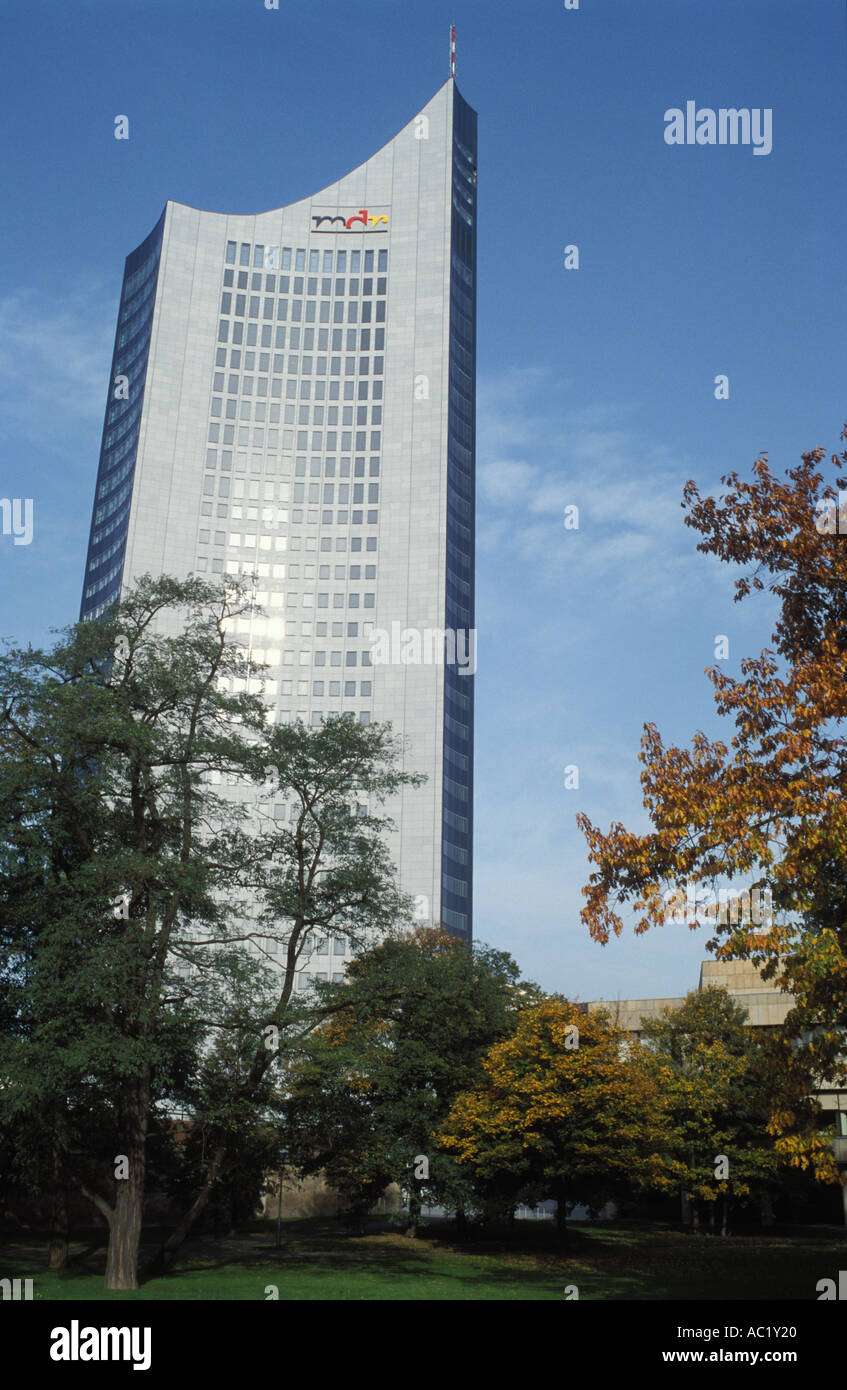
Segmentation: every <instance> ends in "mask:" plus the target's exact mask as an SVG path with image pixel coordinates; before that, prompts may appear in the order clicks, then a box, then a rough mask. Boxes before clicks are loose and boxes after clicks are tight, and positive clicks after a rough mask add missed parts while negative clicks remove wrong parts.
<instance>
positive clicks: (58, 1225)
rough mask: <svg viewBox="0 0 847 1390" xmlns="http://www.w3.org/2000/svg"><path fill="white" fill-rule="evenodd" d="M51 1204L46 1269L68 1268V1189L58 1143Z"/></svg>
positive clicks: (54, 1153)
mask: <svg viewBox="0 0 847 1390" xmlns="http://www.w3.org/2000/svg"><path fill="white" fill-rule="evenodd" d="M52 1186H53V1193H52V1202H51V1211H50V1245H49V1247H48V1250H47V1268H48V1269H67V1267H68V1235H69V1232H70V1227H69V1222H68V1189H67V1185H66V1181H65V1172H64V1168H63V1165H62V1150H61V1147H60V1145H59V1143H58V1141H54V1144H53V1173H52Z"/></svg>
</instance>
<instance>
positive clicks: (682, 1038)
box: [642, 987, 826, 1234]
mask: <svg viewBox="0 0 847 1390" xmlns="http://www.w3.org/2000/svg"><path fill="white" fill-rule="evenodd" d="M642 1036H643V1038H644V1040H645V1043H646V1045H647V1056H648V1057H652V1058H655V1060H656V1063H657V1065H658V1066H659V1068H660V1069H661V1072H662V1074H663V1076H664V1078H665V1081H664V1084H663V1087H662V1096H663V1104H664V1107H665V1113H666V1122H665V1129H666V1134H667V1142H666V1149H665V1154H666V1159H667V1164H668V1168H669V1171H670V1172H671V1173H672V1174H673V1175H674V1177H675V1178H677V1179H678V1181H679V1185H680V1197H681V1203H682V1216H683V1220H684V1221H688V1222H690V1224H691V1225H693V1226H695V1227H696V1226H697V1225H698V1223H699V1217H700V1214H701V1212H702V1211H704V1210H706V1211H708V1212H709V1216H710V1221H711V1223H712V1224H714V1219H715V1211H716V1209H717V1208H718V1207H720V1210H721V1231H722V1233H723V1234H725V1233H726V1230H727V1222H728V1217H729V1212H730V1209H731V1206H732V1204H733V1203H736V1202H741V1203H742V1204H745V1203H747V1202H750V1201H754V1202H756V1203H757V1204H758V1206H759V1209H760V1211H761V1213H762V1214H763V1216H764V1217H765V1219H767V1218H768V1215H769V1213H770V1210H771V1202H772V1198H773V1196H774V1195H775V1193H776V1192H777V1190H778V1188H779V1185H780V1181H781V1178H782V1169H783V1161H782V1159H781V1157H780V1154H779V1152H778V1150H777V1144H776V1140H775V1137H774V1133H773V1120H774V1115H775V1114H776V1113H777V1111H778V1110H779V1109H780V1108H782V1109H787V1108H791V1110H792V1112H793V1114H794V1121H795V1125H796V1126H799V1127H800V1128H801V1130H802V1132H803V1134H804V1137H805V1139H806V1144H807V1147H811V1149H812V1150H815V1149H817V1148H823V1147H824V1145H825V1142H826V1141H825V1139H824V1137H823V1135H822V1134H820V1133H819V1130H818V1125H817V1123H816V1114H817V1106H816V1103H815V1101H814V1099H813V1098H812V1091H813V1088H814V1078H813V1076H812V1074H811V1073H810V1070H809V1068H808V1065H803V1064H802V1062H803V1059H802V1058H801V1057H798V1055H797V1052H796V1049H792V1048H791V1047H790V1045H789V1044H788V1043H787V1041H786V1040H785V1039H783V1038H779V1037H770V1036H768V1035H763V1034H762V1033H761V1032H757V1031H756V1030H755V1029H753V1028H751V1026H750V1024H749V1020H748V1018H747V1012H746V1010H745V1009H744V1008H743V1007H742V1006H741V1005H740V1004H737V1003H735V1002H734V1001H733V1000H732V999H731V998H730V996H729V995H728V994H727V992H726V990H723V989H716V988H714V987H710V988H708V989H705V990H702V991H696V992H693V993H691V994H689V995H688V996H687V998H686V999H685V1001H684V1003H683V1004H681V1005H680V1006H679V1007H678V1008H676V1009H665V1010H664V1011H663V1013H662V1015H661V1017H659V1018H657V1019H645V1020H644V1021H643V1025H642Z"/></svg>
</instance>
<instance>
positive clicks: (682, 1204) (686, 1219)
mask: <svg viewBox="0 0 847 1390" xmlns="http://www.w3.org/2000/svg"><path fill="white" fill-rule="evenodd" d="M679 1216H680V1221H681V1222H682V1224H683V1226H688V1225H690V1222H691V1203H690V1201H689V1200H688V1193H687V1192H686V1190H685V1183H684V1182H680V1184H679Z"/></svg>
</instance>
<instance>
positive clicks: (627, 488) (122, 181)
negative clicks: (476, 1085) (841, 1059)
mask: <svg viewBox="0 0 847 1390" xmlns="http://www.w3.org/2000/svg"><path fill="white" fill-rule="evenodd" d="M451 21H453V22H455V24H456V26H457V31H458V65H457V78H458V82H459V86H460V89H461V91H462V93H463V95H464V96H465V97H466V98H467V99H468V100H469V101H470V102H471V104H472V105H473V106H474V107H475V108H476V109H477V110H478V112H479V118H480V158H479V193H480V212H479V358H478V369H479V386H480V390H479V411H478V426H479V448H478V471H479V514H478V599H477V626H478V631H479V664H478V676H477V709H478V723H477V782H476V805H477V839H476V932H477V935H478V936H479V937H481V938H482V939H484V940H487V941H489V942H491V943H493V944H495V945H498V946H501V947H503V948H505V949H508V950H510V951H511V952H512V953H513V954H514V955H515V957H516V958H517V959H518V961H519V962H520V964H521V966H522V967H523V969H524V971H525V973H526V974H528V975H530V976H531V977H534V978H536V979H538V980H539V981H540V982H541V983H542V984H543V985H545V986H546V987H548V988H551V989H553V988H555V989H559V990H562V991H564V992H565V993H567V994H570V995H571V996H573V997H581V998H583V999H590V998H598V997H603V998H610V999H613V998H616V997H623V998H626V997H643V996H654V995H662V994H679V993H684V992H685V990H686V989H688V988H691V987H693V986H694V985H695V984H696V979H697V970H698V965H699V961H700V960H701V959H702V958H703V955H704V941H705V939H706V938H707V936H708V934H709V933H708V931H707V930H704V929H700V930H698V931H696V932H689V931H688V930H687V929H686V928H684V927H676V926H668V927H665V928H663V929H662V930H661V931H659V932H653V933H650V934H648V935H647V936H644V937H639V938H635V937H633V936H632V935H631V934H630V933H627V934H626V935H625V936H623V937H621V938H620V939H619V940H618V941H615V942H613V943H611V944H610V945H609V946H607V947H605V948H601V947H600V946H598V945H596V944H595V943H593V942H591V941H590V940H589V939H588V937H587V934H586V932H585V929H584V928H583V927H582V926H581V924H580V922H579V909H580V907H581V904H582V898H581V895H580V887H581V885H582V884H583V883H584V882H585V879H586V875H587V872H588V865H587V860H586V854H585V846H584V842H583V839H582V836H581V835H580V833H579V831H578V829H577V827H576V824H575V819H574V818H575V814H576V812H577V811H579V810H583V811H586V812H587V813H588V815H589V816H590V817H591V818H592V820H594V821H595V822H597V823H600V824H601V825H603V826H607V825H608V824H609V822H610V821H612V820H621V821H623V822H624V823H625V824H626V825H627V826H629V827H630V828H633V829H639V828H643V827H644V812H643V810H642V807H641V793H640V787H639V781H638V773H639V764H638V762H637V752H638V741H639V737H640V732H641V726H642V724H643V723H644V722H645V721H647V720H651V721H654V722H656V723H657V724H658V726H659V728H660V729H661V730H662V732H663V734H664V735H665V738H666V740H667V741H680V742H683V741H687V740H688V738H689V736H690V734H691V733H692V732H693V731H695V730H696V729H701V728H702V729H705V730H706V731H707V732H715V731H716V728H717V725H716V722H715V720H714V718H713V715H712V700H711V687H710V686H709V685H708V683H707V681H706V680H705V678H704V675H703V671H704V668H705V667H706V666H707V665H709V664H711V662H712V660H713V654H714V640H715V637H716V635H717V634H726V635H727V636H728V637H729V639H730V656H729V659H728V660H727V661H725V662H723V663H722V665H723V666H724V669H726V670H728V671H729V672H730V673H737V672H738V669H739V666H738V663H739V660H740V658H741V657H742V656H744V655H745V654H749V653H752V652H755V651H758V650H759V649H760V648H761V647H762V646H763V645H765V644H766V641H767V638H768V634H769V631H770V627H769V618H770V612H769V609H768V606H767V603H765V604H761V605H759V606H756V605H755V603H753V604H752V606H751V603H748V604H745V605H742V606H738V605H734V604H733V603H732V595H731V581H732V575H731V573H730V572H729V571H728V570H727V569H725V568H722V567H721V566H719V565H717V564H716V563H715V562H714V561H713V560H711V559H708V558H706V557H703V556H698V555H697V554H696V551H695V549H694V546H695V537H694V535H693V533H692V532H691V531H690V530H689V529H688V528H686V527H685V526H684V525H683V523H682V515H683V514H682V511H681V509H680V500H681V494H682V488H683V485H684V483H685V481H686V479H688V478H690V477H693V478H696V479H697V481H698V483H699V484H700V486H701V490H711V489H713V488H715V487H717V485H718V483H719V478H720V475H721V473H723V472H727V471H729V470H731V469H733V468H737V469H739V470H740V471H742V472H743V471H747V470H748V469H749V466H750V465H751V464H752V462H753V461H754V460H755V458H756V457H757V455H758V454H759V452H760V451H762V450H764V451H767V452H768V453H769V455H770V458H771V462H772V464H773V465H774V466H776V467H778V468H779V469H780V470H781V469H783V468H784V467H788V466H790V465H792V464H793V463H794V462H796V461H797V459H798V458H799V454H800V452H801V450H802V449H804V448H807V447H811V446H814V445H818V444H820V445H823V446H824V447H826V448H827V449H828V450H829V451H830V452H831V451H833V450H834V449H835V448H836V447H837V446H838V435H839V432H840V429H841V426H842V424H843V423H844V421H845V419H847V381H845V362H847V359H846V358H845V351H844V347H845V344H844V325H845V322H847V314H846V313H845V308H846V307H847V306H846V305H845V294H847V291H846V290H845V285H847V276H845V251H844V227H845V225H847V206H846V205H845V203H846V202H847V200H845V185H844V150H845V92H847V84H845V75H846V74H845V68H847V45H846V44H845V15H844V4H843V0H805V3H803V4H800V3H799V2H798V0H764V2H763V3H759V0H743V3H742V4H739V3H738V0H710V3H709V4H708V5H706V4H703V3H702V0H580V7H579V9H578V10H575V11H574V10H566V9H565V8H564V5H563V4H562V3H561V0H559V3H555V0H549V3H548V2H547V0H545V3H538V2H537V0H531V2H530V3H523V4H521V5H520V6H516V5H514V4H506V3H503V0H450V3H449V4H447V3H445V4H442V3H441V0H420V3H417V4H415V5H407V4H399V3H397V0H384V2H383V3H380V0H350V3H344V4H342V3H340V0H310V2H309V4H308V5H307V4H292V3H290V0H281V4H280V9H279V11H267V10H266V9H265V8H264V3H263V0H204V2H203V3H202V4H198V3H195V2H194V0H124V2H123V3H122V4H121V5H115V4H114V3H113V2H112V0H93V3H92V2H91V0H74V4H73V5H68V4H67V3H66V0H30V3H29V4H28V5H27V6H26V7H24V6H21V5H16V6H15V7H14V9H11V8H10V9H9V10H7V13H6V15H5V16H4V26H3V27H4V44H3V53H2V56H0V65H1V66H0V75H2V87H3V91H4V98H5V99H4V126H5V131H4V135H5V139H4V142H3V149H2V154H0V178H2V187H3V189H4V191H5V195H6V196H5V217H4V238H3V243H4V245H3V255H2V278H0V413H1V415H2V421H3V427H2V431H3V445H4V447H3V452H2V476H0V494H2V495H3V496H9V497H32V498H33V499H34V505H35V539H34V541H33V543H32V544H31V545H30V546H27V547H24V546H19V547H14V546H12V545H11V543H10V540H9V538H8V537H0V567H2V568H1V569H0V573H2V584H3V594H4V598H5V600H6V602H5V604H4V607H3V617H2V622H0V635H2V636H11V637H14V638H16V639H17V640H21V641H26V640H32V641H33V642H41V641H44V640H45V639H46V638H47V635H48V629H49V628H50V627H58V626H62V625H64V624H65V623H68V622H72V621H74V620H75V618H76V616H77V611H78V602H79V594H80V586H81V580H82V571H83V561H84V553H85V544H86V540H87V528H88V521H89V516H90V506H91V500H92V495H93V489H94V477H95V471H96V461H97V452H98V448H99V438H100V429H101V425H102V414H103V408H104V403H105V390H106V382H107V374H108V370H109V363H110V356H111V346H112V337H113V333H114V323H115V317H116V311H117V303H118V295H119V292H120V283H121V276H122V270H123V262H124V257H125V256H126V254H127V253H128V252H129V251H130V250H131V249H132V248H133V247H135V246H136V245H137V244H138V243H139V242H140V241H141V240H142V239H143V238H144V236H145V235H146V234H147V232H148V231H149V230H150V228H151V227H152V226H153V224H154V223H155V221H156V219H157V218H158V216H159V213H160V212H161V209H162V206H163V204H164V202H165V200H166V199H167V198H174V199H176V200H178V201H180V202H185V203H189V204H193V205H195V206H199V207H203V208H213V209H216V210H220V211H235V212H253V211H261V210H263V209H266V208H271V207H278V206H280V205H282V204H285V203H289V202H292V201H294V200H296V199H298V198H302V197H304V196H306V195H307V194H309V193H311V192H313V191H315V190H316V189H318V188H320V187H322V186H324V185H325V184H327V183H329V182H331V181H333V180H334V179H336V178H338V177H339V176H340V175H342V174H343V173H345V172H346V171H347V170H348V169H350V168H353V167H355V166H356V165H357V164H359V163H361V161H362V160H363V159H366V158H367V157H368V156H369V155H370V154H371V153H373V151H374V150H375V149H377V148H378V147H379V146H381V145H382V144H383V143H384V142H385V141H386V140H387V139H389V138H391V136H392V135H394V134H395V133H396V131H397V130H398V129H399V128H400V127H401V126H402V125H404V124H405V123H406V122H407V121H408V120H409V119H410V118H411V116H413V115H414V113H415V112H416V111H417V110H419V109H420V107H422V106H423V105H424V103H425V102H426V101H427V100H428V99H429V97H430V96H431V95H432V94H433V92H434V91H435V90H436V89H437V88H438V86H440V84H441V83H442V82H443V80H444V78H445V77H446V76H447V71H448V67H447V53H448V27H449V24H450V22H451ZM688 100H693V101H695V102H696V103H697V105H698V107H712V108H715V109H717V108H719V107H721V106H724V107H728V106H734V107H748V108H770V109H771V110H772V112H773V150H772V152H771V153H770V154H768V155H766V156H757V155H754V153H753V149H752V148H751V147H750V146H746V147H745V146H740V145H739V146H736V147H730V146H703V147H701V146H696V145H695V146H683V147H675V146H669V145H667V144H666V143H665V141H664V138H663V133H664V119H663V117H664V112H665V110H666V109H667V108H670V107H680V108H684V107H685V103H686V101H688ZM117 114H127V115H128V116H129V119H130V139H129V141H120V142H118V141H115V139H114V138H113V124H114V118H115V116H116V115H117ZM571 244H576V245H578V247H579V255H580V266H579V269H578V270H566V269H565V268H564V266H563V248H564V247H565V246H566V245H571ZM720 373H724V374H726V375H727V376H728V377H729V392H730V394H729V399H728V400H723V401H717V400H715V398H714V378H715V376H716V375H718V374H720ZM569 504H575V505H577V506H578V507H579V508H580V528H579V530H578V531H566V530H565V529H564V527H563V509H564V507H566V506H567V505H569ZM566 764H577V765H578V767H579V778H580V786H579V789H573V790H566V789H565V787H564V777H563V768H564V766H565V765H566Z"/></svg>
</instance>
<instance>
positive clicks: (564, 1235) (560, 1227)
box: [556, 1192, 568, 1245]
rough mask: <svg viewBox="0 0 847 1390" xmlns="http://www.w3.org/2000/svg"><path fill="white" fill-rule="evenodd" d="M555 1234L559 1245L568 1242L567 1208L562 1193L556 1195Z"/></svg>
mask: <svg viewBox="0 0 847 1390" xmlns="http://www.w3.org/2000/svg"><path fill="white" fill-rule="evenodd" d="M556 1235H557V1237H558V1241H559V1244H560V1245H567V1243H568V1210H567V1203H566V1201H565V1197H564V1194H563V1193H561V1192H560V1193H558V1194H557V1196H556Z"/></svg>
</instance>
